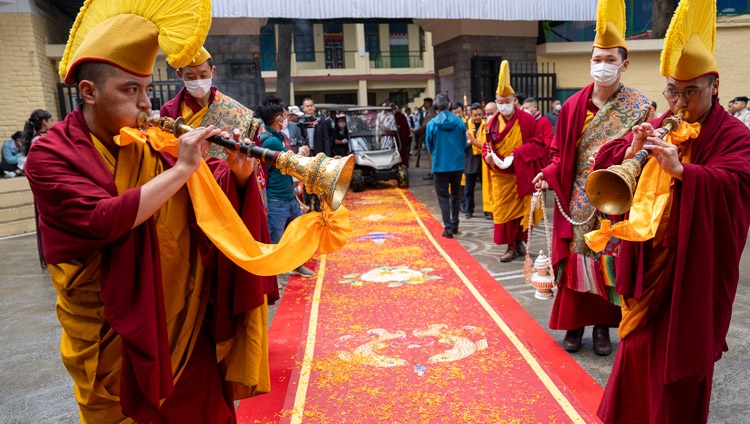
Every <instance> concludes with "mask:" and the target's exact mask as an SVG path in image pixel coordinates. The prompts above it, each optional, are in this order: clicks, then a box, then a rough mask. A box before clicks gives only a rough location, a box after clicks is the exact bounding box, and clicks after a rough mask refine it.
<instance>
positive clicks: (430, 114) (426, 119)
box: [414, 97, 435, 180]
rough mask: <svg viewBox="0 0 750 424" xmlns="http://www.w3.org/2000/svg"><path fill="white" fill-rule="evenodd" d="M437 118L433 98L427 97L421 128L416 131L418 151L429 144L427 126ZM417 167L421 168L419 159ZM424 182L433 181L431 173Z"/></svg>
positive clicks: (420, 123) (423, 105)
mask: <svg viewBox="0 0 750 424" xmlns="http://www.w3.org/2000/svg"><path fill="white" fill-rule="evenodd" d="M434 117H435V109H434V108H433V107H432V98H431V97H425V99H424V102H423V103H422V114H421V120H420V122H419V128H417V129H416V130H414V137H416V138H418V141H417V149H421V148H422V146H423V145H425V144H426V143H427V141H426V140H425V132H426V131H427V124H429V123H430V121H431V120H432V118H434ZM416 166H417V167H419V158H417V165H416ZM422 179H424V180H432V179H433V175H432V173H431V172H430V173H429V174H427V175H425V176H424V177H422Z"/></svg>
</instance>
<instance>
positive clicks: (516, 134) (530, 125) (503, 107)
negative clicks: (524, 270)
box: [482, 60, 547, 262]
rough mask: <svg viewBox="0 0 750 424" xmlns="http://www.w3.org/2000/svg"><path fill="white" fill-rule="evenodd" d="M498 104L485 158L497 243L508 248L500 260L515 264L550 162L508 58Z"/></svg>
mask: <svg viewBox="0 0 750 424" xmlns="http://www.w3.org/2000/svg"><path fill="white" fill-rule="evenodd" d="M495 103H497V109H498V113H496V114H495V115H494V116H493V117H491V118H489V120H488V121H487V135H486V141H485V143H484V146H483V147H482V156H483V158H484V161H485V162H486V163H487V165H488V166H489V168H490V180H491V187H492V217H493V220H494V223H495V226H494V232H495V234H494V241H495V243H496V244H499V245H502V244H505V245H507V246H508V249H507V250H506V251H505V253H503V255H502V256H500V261H501V262H510V261H512V260H513V259H515V258H517V257H518V256H522V255H525V254H526V247H525V245H524V240H526V239H527V238H528V228H529V224H530V223H529V211H530V207H531V195H532V194H533V193H534V185H533V184H531V180H532V179H533V178H534V175H536V173H537V172H539V169H541V167H542V165H543V164H544V163H546V160H545V158H546V157H547V147H546V146H545V145H544V141H543V140H542V135H541V132H540V131H539V127H538V126H537V121H536V120H535V119H534V117H533V116H531V115H529V114H528V113H525V112H523V111H522V110H521V109H520V108H518V106H517V105H516V103H517V100H516V96H515V91H514V90H513V87H511V85H510V66H509V64H508V61H507V60H504V61H502V63H501V64H500V74H499V75H498V82H497V92H496V95H495ZM537 212H538V213H537V214H535V216H534V217H533V221H534V222H533V223H534V225H536V224H538V223H539V219H540V218H541V212H542V211H541V210H537Z"/></svg>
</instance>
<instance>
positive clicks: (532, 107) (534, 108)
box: [521, 97, 553, 148]
mask: <svg viewBox="0 0 750 424" xmlns="http://www.w3.org/2000/svg"><path fill="white" fill-rule="evenodd" d="M521 108H522V109H523V110H524V111H526V112H527V113H529V114H530V115H531V116H533V117H534V119H536V124H537V126H538V127H539V131H541V132H542V140H544V144H545V145H547V148H549V146H551V145H552V135H553V133H552V123H550V121H549V119H547V118H545V117H544V116H542V113H541V112H539V104H538V103H537V102H536V99H535V98H534V97H527V98H526V99H525V100H524V101H523V106H522V107H521Z"/></svg>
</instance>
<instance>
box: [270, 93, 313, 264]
mask: <svg viewBox="0 0 750 424" xmlns="http://www.w3.org/2000/svg"><path fill="white" fill-rule="evenodd" d="M257 114H258V116H259V117H260V119H262V120H263V127H264V129H265V131H264V132H263V133H262V134H261V135H260V142H261V143H262V146H263V147H265V148H266V149H269V150H273V151H277V152H286V151H287V150H288V148H287V146H286V145H285V137H284V134H282V133H281V130H282V129H283V128H284V126H285V124H284V123H285V122H287V116H288V112H287V109H286V105H285V104H284V103H283V102H282V101H281V100H279V99H278V98H277V97H268V98H266V99H265V100H263V101H262V102H261V104H260V105H259V106H258V110H257ZM305 147H306V146H303V147H301V148H300V150H304V149H305ZM266 193H267V196H268V230H269V232H270V233H271V243H278V242H279V240H281V236H282V234H284V230H285V229H286V227H287V225H289V223H290V222H291V221H292V220H293V219H294V218H297V217H298V216H302V210H301V209H300V205H299V203H298V202H297V198H296V194H295V192H294V180H293V178H292V176H291V175H284V174H282V173H281V171H279V169H278V168H276V167H275V166H273V165H269V166H268V184H267V186H266ZM291 274H292V275H300V276H303V277H308V278H309V277H312V276H314V275H315V273H314V272H313V271H312V270H310V269H308V268H307V267H305V266H304V265H300V266H299V267H298V268H296V269H294V270H293V271H292V272H291Z"/></svg>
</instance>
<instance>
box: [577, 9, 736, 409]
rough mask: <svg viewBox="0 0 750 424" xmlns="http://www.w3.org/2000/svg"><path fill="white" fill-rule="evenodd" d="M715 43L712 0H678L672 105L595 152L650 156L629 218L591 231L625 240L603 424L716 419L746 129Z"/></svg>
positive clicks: (598, 238)
mask: <svg viewBox="0 0 750 424" xmlns="http://www.w3.org/2000/svg"><path fill="white" fill-rule="evenodd" d="M715 39H716V1H715V0H682V1H680V4H679V6H678V7H677V10H676V11H675V14H674V16H673V18H672V22H671V24H670V26H669V30H668V31H667V36H666V38H665V39H664V50H663V51H662V56H661V74H662V75H663V76H664V77H666V87H665V90H664V97H665V98H666V100H667V102H668V103H669V111H668V112H667V113H665V114H664V116H662V117H660V118H658V119H656V120H653V121H649V122H648V123H645V124H643V125H637V126H635V127H634V128H633V131H632V133H631V134H629V135H628V136H626V137H624V138H620V139H617V140H614V141H612V142H610V143H608V144H606V145H604V147H602V148H601V149H600V150H599V153H598V154H597V156H596V165H595V167H596V168H606V167H608V166H610V165H615V164H620V163H622V161H623V160H624V159H629V158H632V157H633V155H634V154H635V153H636V152H637V151H639V150H640V149H641V148H643V147H645V148H646V149H648V150H650V151H651V158H650V159H649V160H648V161H647V162H646V165H645V166H644V168H643V171H642V173H641V176H640V179H639V181H638V185H637V188H636V192H635V195H634V201H633V206H632V208H631V209H630V212H629V216H628V219H627V220H625V221H621V222H618V223H616V224H614V225H611V226H610V225H609V223H606V224H605V225H602V229H601V230H599V231H597V232H595V233H592V234H587V235H586V241H587V242H588V243H589V245H590V246H591V247H592V248H593V249H595V250H597V249H601V248H602V246H603V245H604V244H605V243H606V239H607V238H608V237H609V236H611V235H614V236H616V237H618V238H620V239H621V240H622V243H621V246H620V252H619V256H618V257H617V259H616V263H615V267H616V270H617V275H616V287H617V292H618V293H619V294H620V295H621V296H622V299H623V301H622V315H623V316H622V322H621V323H620V327H619V330H618V333H619V335H620V338H621V341H620V346H619V348H618V351H617V357H616V358H615V362H614V366H613V369H612V375H611V376H610V378H609V381H608V382H607V387H606V389H605V391H604V396H603V398H602V402H601V404H600V406H599V412H598V413H599V417H601V418H602V419H603V420H604V422H606V423H660V424H661V423H705V422H707V421H708V408H709V401H710V398H711V384H712V379H713V374H714V362H715V361H717V360H719V359H720V358H721V355H722V352H724V351H726V350H727V349H728V347H727V343H726V335H727V330H728V329H729V321H730V318H731V316H732V302H733V301H734V296H735V293H736V291H737V283H738V279H739V261H740V256H741V255H742V250H743V249H744V247H745V242H746V239H747V232H748V225H750V162H748V158H750V130H748V128H747V127H745V125H743V124H742V122H740V121H739V120H737V119H735V118H733V117H732V116H731V115H730V114H728V113H727V112H726V111H724V109H723V108H722V107H721V105H720V104H719V103H718V101H717V99H718V95H719V72H718V66H717V64H716V60H715V59H714V56H713V50H714V42H715ZM681 109H684V110H686V111H687V113H685V114H684V116H683V117H684V119H683V121H682V122H681V123H680V124H679V126H678V127H677V129H676V130H674V131H671V132H670V133H668V134H666V135H665V136H664V139H661V138H660V137H659V136H661V135H662V131H663V130H662V129H661V127H662V122H663V121H664V119H665V118H667V117H669V116H671V115H673V114H676V113H677V112H678V111H681ZM603 224H604V223H603Z"/></svg>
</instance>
